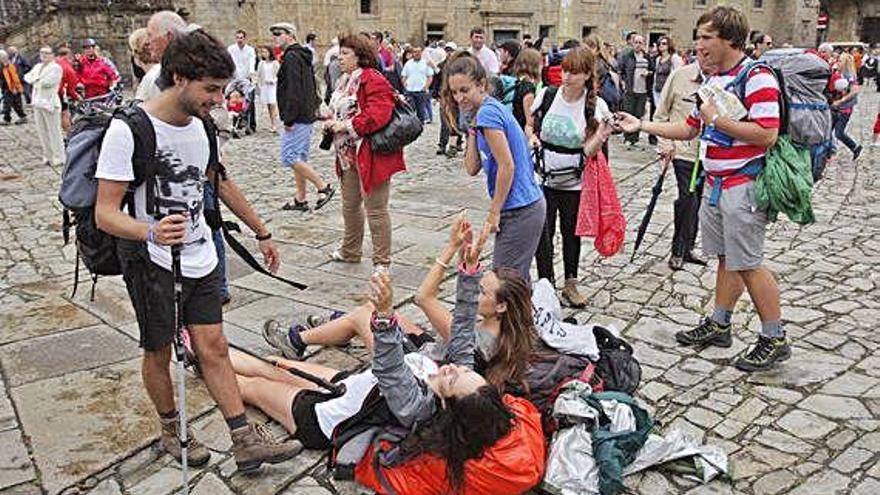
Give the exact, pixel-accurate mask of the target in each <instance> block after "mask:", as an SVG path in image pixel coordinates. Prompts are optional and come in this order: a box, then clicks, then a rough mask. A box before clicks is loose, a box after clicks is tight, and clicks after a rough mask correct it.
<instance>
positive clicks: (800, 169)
mask: <svg viewBox="0 0 880 495" xmlns="http://www.w3.org/2000/svg"><path fill="white" fill-rule="evenodd" d="M755 200H756V201H757V203H758V207H760V208H761V209H763V210H766V211H767V218H768V219H769V220H770V221H771V222H775V221H776V220H777V218H779V213H784V214H785V216H787V217H788V218H789V219H790V220H791V221H792V222H795V223H797V224H800V225H807V224H811V223H813V222H815V221H816V216H815V215H814V214H813V173H812V171H811V165H810V150H809V149H807V148H801V147H800V146H797V145H795V144H793V143H792V142H791V140H790V139H789V137H788V136H787V135H784V134H783V135H781V136H779V139H778V140H777V141H776V144H775V145H774V146H773V147H771V148H770V149H769V150H767V154H766V156H765V164H764V170H763V171H762V172H761V174H760V175H758V178H757V179H756V180H755Z"/></svg>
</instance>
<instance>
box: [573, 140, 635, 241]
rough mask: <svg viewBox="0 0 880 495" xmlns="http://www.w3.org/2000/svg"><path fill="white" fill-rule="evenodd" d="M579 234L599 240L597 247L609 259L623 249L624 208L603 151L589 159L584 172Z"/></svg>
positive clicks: (578, 221) (579, 210)
mask: <svg viewBox="0 0 880 495" xmlns="http://www.w3.org/2000/svg"><path fill="white" fill-rule="evenodd" d="M575 234H576V235H578V236H581V237H595V238H596V240H595V241H594V242H593V246H595V247H596V251H598V252H599V254H601V255H602V256H605V257H609V256H614V255H615V254H617V253H619V252H620V251H621V249H623V239H624V236H625V235H626V217H624V216H623V209H622V208H621V207H620V200H619V199H618V197H617V188H616V187H615V186H614V177H612V176H611V168H610V167H609V166H608V161H607V160H606V159H605V155H604V154H602V152H601V151H600V152H598V153H596V155H595V156H592V157H590V158H588V159H587V165H586V167H585V168H584V174H583V179H582V182H581V202H580V207H579V209H578V219H577V226H576V228H575Z"/></svg>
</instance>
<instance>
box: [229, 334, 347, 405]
mask: <svg viewBox="0 0 880 495" xmlns="http://www.w3.org/2000/svg"><path fill="white" fill-rule="evenodd" d="M229 347H231V348H233V349H235V350H237V351H239V352H243V353H244V354H247V355H248V356H250V357H252V358H254V359H257V360H260V361H262V362H264V363H266V364H269V365H271V366H273V367H275V368H279V369H282V370H284V371H287V372H288V373H290V374H291V375H296V376H297V377H299V378H302V379H303V380H306V381H308V382H311V383H314V384H315V385H317V386H319V387H321V388H323V389H324V390H327V391H328V392H330V394H331V395H333V396H334V397H341V396H342V395H343V394H345V385H343V384H341V383H330V382H329V381H327V380H325V379H323V378H321V377H319V376H316V375H313V374H311V373H309V372H307V371H303V370H301V369H297V368H285V367H283V366H281V365H280V364H278V363H276V362H273V361H270V360H268V359H266V358H264V357H262V356H258V355H256V354H254V353H253V352H251V351H249V350H247V349H245V348H243V347H241V346H238V345H235V344H233V343H232V342H229Z"/></svg>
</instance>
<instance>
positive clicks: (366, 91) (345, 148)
mask: <svg viewBox="0 0 880 495" xmlns="http://www.w3.org/2000/svg"><path fill="white" fill-rule="evenodd" d="M339 65H340V68H341V69H342V71H343V75H342V76H341V77H340V78H339V82H338V83H337V86H336V91H334V93H333V96H332V97H331V99H330V108H331V110H332V111H333V115H332V116H331V118H330V119H328V120H327V121H326V122H325V123H324V128H325V130H326V132H332V133H333V143H334V145H335V146H336V173H337V175H338V176H339V178H340V181H341V182H342V217H343V221H344V223H345V236H344V238H343V241H342V246H341V247H340V248H339V249H337V250H335V251H333V252H332V253H331V254H330V258H331V259H333V260H334V261H342V262H346V263H359V262H360V260H361V253H362V248H363V241H364V209H366V212H367V215H366V216H367V222H368V223H369V225H370V235H371V236H372V240H373V266H374V267H379V266H384V267H387V266H388V265H389V264H390V263H391V214H390V213H389V212H388V200H389V197H390V192H391V180H390V179H391V176H392V175H394V174H395V173H397V172H401V171H403V170H406V165H405V164H404V161H403V150H398V151H395V152H392V153H387V154H386V153H375V152H373V150H372V148H371V146H370V140H369V139H368V136H369V135H370V134H373V133H374V132H376V131H379V130H381V129H383V128H384V127H385V126H387V125H388V123H389V122H390V121H391V114H392V112H393V111H394V106H395V102H396V98H397V96H396V94H395V92H394V89H393V88H392V87H391V85H390V84H389V83H388V81H387V80H386V79H385V76H383V75H382V73H381V72H380V71H379V67H380V66H379V59H378V56H377V54H376V47H375V46H374V45H373V42H372V41H371V40H370V39H369V37H367V36H365V35H348V36H346V37H344V38H342V39H341V40H340V41H339Z"/></svg>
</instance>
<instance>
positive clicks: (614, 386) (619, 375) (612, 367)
mask: <svg viewBox="0 0 880 495" xmlns="http://www.w3.org/2000/svg"><path fill="white" fill-rule="evenodd" d="M593 335H595V336H596V344H597V345H598V347H599V360H598V361H596V374H597V375H599V378H601V379H602V382H603V384H604V387H605V391H618V392H625V393H627V394H630V395H632V394H633V392H635V390H636V388H638V386H639V382H640V381H641V379H642V367H641V365H639V362H638V361H637V360H636V358H635V357H633V348H632V346H631V345H629V344H628V343H627V342H626V341H625V340H623V339H621V338H620V337H617V336H615V335H614V334H613V333H611V331H610V330H608V329H607V328H604V327H600V326H598V325H596V326H594V327H593Z"/></svg>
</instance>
